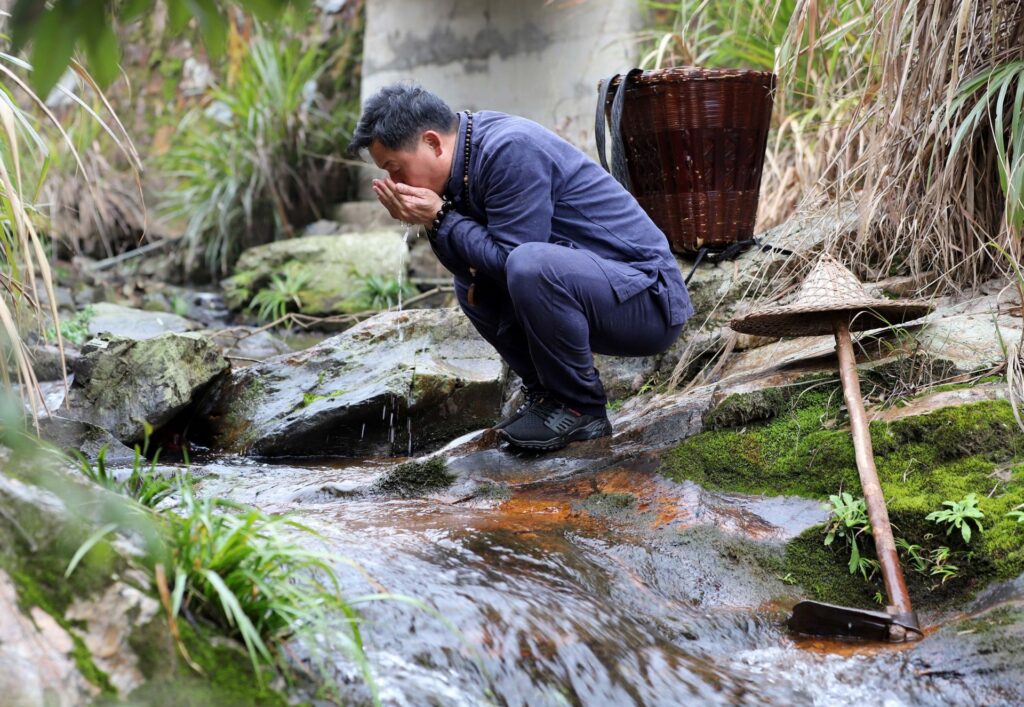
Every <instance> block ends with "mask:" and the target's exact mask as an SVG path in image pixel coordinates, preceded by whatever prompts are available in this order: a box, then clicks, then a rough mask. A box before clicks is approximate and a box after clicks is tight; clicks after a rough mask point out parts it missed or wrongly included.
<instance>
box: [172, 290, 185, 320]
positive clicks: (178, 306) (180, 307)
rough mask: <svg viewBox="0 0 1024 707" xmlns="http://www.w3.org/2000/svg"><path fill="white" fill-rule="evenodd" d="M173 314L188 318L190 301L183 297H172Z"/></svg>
mask: <svg viewBox="0 0 1024 707" xmlns="http://www.w3.org/2000/svg"><path fill="white" fill-rule="evenodd" d="M171 312H173V313H174V314H177V315H178V316H179V317H186V316H188V300H186V299H185V298H184V297H182V296H181V295H174V296H173V297H171Z"/></svg>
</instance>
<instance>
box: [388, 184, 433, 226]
mask: <svg viewBox="0 0 1024 707" xmlns="http://www.w3.org/2000/svg"><path fill="white" fill-rule="evenodd" d="M373 192H374V193H375V194H376V195H377V200H378V201H380V203H381V204H382V205H383V206H384V208H385V209H387V210H388V213H389V214H391V218H393V219H397V220H399V221H401V222H403V223H409V224H412V225H414V226H429V225H430V224H431V223H432V222H433V221H434V217H435V216H437V212H438V211H440V210H441V204H442V202H441V197H440V196H438V195H437V194H435V193H434V192H433V191H431V190H430V189H422V188H420V187H411V186H409V185H408V184H402V183H400V182H393V181H391V179H390V178H388V179H374V180H373Z"/></svg>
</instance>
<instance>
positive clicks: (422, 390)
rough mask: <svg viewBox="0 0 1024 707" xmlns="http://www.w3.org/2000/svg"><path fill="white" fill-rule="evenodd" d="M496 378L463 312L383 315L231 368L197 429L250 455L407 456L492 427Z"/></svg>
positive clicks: (497, 400) (492, 358) (495, 364)
mask: <svg viewBox="0 0 1024 707" xmlns="http://www.w3.org/2000/svg"><path fill="white" fill-rule="evenodd" d="M503 377H504V375H503V365H502V362H501V359H500V358H499V357H498V354H497V353H496V352H495V351H494V349H493V348H492V347H491V346H490V345H489V344H487V343H486V342H485V341H484V340H483V339H481V338H480V336H479V335H478V334H477V332H476V330H475V329H474V328H473V326H472V324H471V323H470V322H469V320H468V319H467V318H466V317H465V316H464V315H463V314H462V313H461V312H460V311H458V310H455V309H433V310H410V311H406V312H385V313H382V314H379V315H377V316H375V317H373V318H371V319H368V320H366V321H364V322H362V323H361V324H359V325H357V326H355V327H353V328H351V329H349V330H348V331H346V332H344V333H342V334H339V335H337V336H334V337H332V338H330V339H326V340H324V341H323V342H321V343H320V344H318V345H316V346H313V347H311V348H309V349H306V350H305V351H301V352H298V353H295V354H290V355H286V356H278V357H275V358H271V359H267V360H266V361H263V362H262V363H258V364H255V365H253V366H250V367H248V368H245V369H242V370H236V371H232V373H231V375H230V376H228V377H227V378H225V379H224V380H223V381H221V382H220V383H219V384H218V386H217V388H216V389H214V390H211V392H210V393H209V395H208V396H207V399H206V400H205V401H204V403H203V404H202V405H201V407H200V411H199V412H200V415H201V417H202V424H201V425H199V429H198V430H197V431H200V432H202V431H203V429H204V428H205V433H206V435H207V437H208V441H209V443H210V444H211V446H213V447H215V448H217V449H222V450H225V451H231V452H244V453H249V454H257V455H267V456H281V455H301V456H318V455H325V454H343V455H370V454H382V453H383V454H395V453H401V454H405V453H407V452H409V451H410V450H422V449H427V448H430V447H432V446H434V445H438V444H440V443H444V442H447V441H448V440H450V439H452V438H454V437H456V436H457V435H459V434H461V433H463V432H466V431H468V430H473V429H477V428H480V427H485V426H487V425H489V424H490V423H492V422H493V421H494V419H495V418H496V417H497V414H498V409H499V406H500V404H501V391H502V381H503Z"/></svg>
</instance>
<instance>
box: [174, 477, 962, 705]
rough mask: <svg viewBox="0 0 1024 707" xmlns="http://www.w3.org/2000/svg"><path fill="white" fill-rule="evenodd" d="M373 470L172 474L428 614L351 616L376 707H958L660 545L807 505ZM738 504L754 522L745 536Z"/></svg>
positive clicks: (889, 660)
mask: <svg viewBox="0 0 1024 707" xmlns="http://www.w3.org/2000/svg"><path fill="white" fill-rule="evenodd" d="M393 463H394V462H393V461H391V462H387V463H385V462H382V461H374V460H364V461H360V462H349V463H347V464H344V465H340V464H334V463H322V464H313V463H310V464H303V465H300V466H296V465H289V464H268V463H263V462H258V461H253V460H246V459H239V458H221V459H218V460H215V461H211V462H207V463H205V464H199V465H194V466H193V468H192V472H193V474H195V475H196V476H197V477H198V478H199V479H200V481H199V482H198V488H199V489H200V492H201V493H207V494H217V495H220V496H224V497H229V498H232V499H235V500H237V501H241V502H244V503H248V504H252V505H255V506H257V507H259V508H262V509H264V510H266V511H271V512H285V511H287V512H290V513H293V514H295V516H297V517H298V519H299V520H301V521H302V522H303V523H306V524H308V525H310V526H312V527H314V528H315V529H317V530H318V531H319V532H320V533H322V539H320V540H318V541H317V542H318V543H320V548H321V549H324V550H326V551H328V552H330V553H332V554H335V555H337V556H338V557H339V563H338V568H339V573H340V574H341V575H343V576H344V577H345V578H346V580H345V582H346V587H345V590H346V592H347V593H349V594H350V595H357V594H365V593H374V592H377V591H380V590H381V589H382V588H383V589H385V590H386V591H388V592H392V593H396V594H404V595H408V596H412V597H415V598H417V599H418V600H420V601H422V602H425V603H426V604H427V605H428V606H430V607H432V608H433V609H434V610H435V611H436V615H432V614H430V613H427V612H424V611H422V610H420V609H418V608H416V607H413V606H410V605H408V604H405V603H401V602H398V601H378V602H373V603H371V604H369V605H367V606H365V607H364V609H363V615H364V617H365V620H366V626H365V629H364V630H365V636H366V641H367V644H368V653H369V656H370V659H371V661H372V664H373V666H374V670H375V673H376V675H377V679H378V681H379V686H380V689H381V695H382V699H383V701H384V703H385V704H389V705H434V704H437V705H479V704H508V705H561V704H586V705H690V704H711V705H716V704H741V705H747V704H750V705H753V704H780V705H789V704H800V705H803V704H806V705H858V706H862V705H902V704H968V703H970V700H969V699H968V697H969V695H968V694H967V693H966V692H964V691H963V690H964V688H963V687H962V686H959V685H958V684H957V683H955V682H950V681H937V680H933V679H932V678H930V677H922V676H921V675H919V671H918V670H917V668H916V667H915V665H914V663H913V661H912V660H911V659H910V658H909V657H908V656H909V652H908V651H905V650H900V649H899V648H889V647H867V646H854V647H852V648H851V647H849V646H841V645H838V644H829V643H827V642H824V643H822V642H807V641H805V642H797V641H794V640H793V638H791V637H790V636H788V635H787V634H786V633H785V631H784V630H783V627H782V626H783V624H782V622H783V620H784V616H785V612H784V610H783V609H782V608H781V607H779V606H777V605H775V604H773V603H771V602H766V601H763V600H762V599H759V598H757V597H758V593H757V591H753V590H750V588H749V587H748V586H747V584H745V579H744V577H745V576H746V575H745V574H744V572H746V571H748V570H751V569H752V568H753V567H754V566H753V565H749V564H748V565H744V564H743V563H744V561H743V560H742V558H741V559H736V558H734V557H733V558H730V557H729V552H725V553H724V554H721V555H713V554H710V553H708V552H706V551H705V549H704V545H703V544H698V543H693V542H691V543H689V544H687V543H681V542H680V541H679V538H680V532H681V531H682V530H683V529H685V528H686V527H687V526H688V525H690V524H692V523H693V522H695V519H698V518H716V517H717V518H718V520H716V521H715V525H718V526H720V527H730V526H731V527H732V528H733V529H734V530H736V531H738V532H739V531H745V532H746V535H747V536H752V537H771V536H772V534H773V533H774V535H775V536H780V535H781V536H785V535H787V534H788V533H789V532H790V531H789V530H788V529H787V527H786V523H787V521H786V520H785V519H787V518H788V519H794V518H796V519H799V516H800V515H801V514H806V513H809V512H817V510H815V509H808V508H805V507H804V506H800V507H794V506H792V504H790V505H788V506H787V505H786V504H787V503H788V502H787V501H786V500H785V499H779V500H778V501H777V503H776V502H774V501H773V500H772V499H746V500H745V499H741V498H725V497H723V498H720V499H719V501H718V502H716V503H718V506H720V507H717V508H716V509H707V508H705V509H701V508H698V507H697V506H698V505H700V504H704V505H707V502H706V500H704V501H702V500H701V499H702V498H705V496H702V495H701V494H700V493H698V490H695V489H696V487H692V485H691V486H679V485H676V484H673V483H671V482H667V481H665V480H664V479H661V478H660V477H657V476H656V475H654V474H653V473H651V472H650V471H644V470H638V469H621V468H620V469H613V470H608V471H604V472H596V473H590V474H583V475H580V476H573V477H571V478H569V479H568V480H566V479H563V480H561V481H559V482H557V483H551V484H545V483H540V484H537V483H532V484H524V485H522V487H521V488H518V489H515V488H514V489H513V491H512V493H511V494H510V495H509V494H505V495H504V496H503V497H498V498H490V499H487V498H482V499H481V498H477V499H475V500H472V501H465V502H460V501H459V500H457V499H439V498H430V497H427V498H406V499H398V498H387V497H380V496H370V495H366V494H364V493H361V492H360V489H365V488H366V487H367V486H368V485H369V484H370V483H372V481H373V480H374V479H375V478H376V477H378V476H379V475H380V474H381V473H382V471H383V470H384V469H385V468H386V467H387V466H388V465H389V464H393ZM595 491H599V492H601V493H604V494H606V493H611V492H616V493H620V494H621V492H629V493H632V494H633V497H634V498H635V499H639V505H638V506H636V507H635V508H633V511H634V512H632V513H631V514H627V516H622V515H621V514H619V513H618V512H617V511H615V510H614V509H612V510H607V511H602V510H601V509H600V508H595V507H589V508H588V507H587V506H586V499H587V498H588V497H589V496H590V495H591V494H593V493H594V492H595ZM617 497H621V496H610V498H617ZM801 503H802V502H801ZM758 504H760V505H758ZM804 505H806V504H804ZM755 511H756V512H757V513H759V515H758V516H756V517H757V518H759V519H761V520H759V522H760V523H761V525H760V526H758V527H745V525H749V524H750V521H749V519H752V518H754V517H755V516H754V515H753V513H754V512H755ZM715 514H718V515H717V516H716V515H715ZM624 517H625V518H626V520H623V518H624ZM765 517H769V518H772V517H774V518H776V520H778V523H779V525H778V526H775V525H771V524H767V523H766V522H765V521H764V520H763V518H765ZM745 519H748V520H745ZM779 519H781V520H779ZM716 532H717V531H716ZM340 558H347V559H348V560H353V561H355V562H357V563H358V564H359V565H360V566H361V568H362V570H363V571H364V572H365V575H363V574H361V573H359V572H354V571H352V570H351V568H350V567H349V566H348V565H346V564H344V563H342V562H340ZM737 565H739V567H738V569H739V571H737ZM367 576H368V577H372V581H371V580H369V579H367ZM439 617H441V618H439ZM442 619H443V620H442ZM327 643H328V644H329V643H330V641H329V639H327ZM332 670H333V672H334V676H335V679H336V680H337V681H338V682H339V684H341V685H342V686H343V688H342V689H343V691H347V692H349V693H351V690H352V689H353V688H352V687H350V686H349V685H348V683H350V682H353V681H354V680H355V677H356V675H357V671H356V670H355V669H354V668H353V667H352V666H351V665H348V664H346V663H345V662H344V661H342V660H340V659H339V660H338V661H337V664H336V665H334V666H333V668H332ZM357 699H358V698H357Z"/></svg>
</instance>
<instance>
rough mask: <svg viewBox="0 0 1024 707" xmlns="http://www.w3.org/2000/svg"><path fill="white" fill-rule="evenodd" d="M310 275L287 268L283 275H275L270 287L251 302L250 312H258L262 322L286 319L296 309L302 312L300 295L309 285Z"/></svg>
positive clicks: (257, 294) (258, 293)
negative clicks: (290, 310)
mask: <svg viewBox="0 0 1024 707" xmlns="http://www.w3.org/2000/svg"><path fill="white" fill-rule="evenodd" d="M309 281H310V276H309V273H306V272H303V271H301V270H299V269H298V268H294V267H292V268H285V270H284V272H283V273H275V274H274V275H273V276H272V277H271V278H270V286H269V287H265V288H264V289H262V290H260V291H259V292H257V293H256V295H255V296H254V297H253V298H252V300H251V301H250V302H249V309H250V310H253V309H255V310H257V311H256V317H257V318H258V319H259V320H260V321H261V322H269V321H276V320H278V319H281V318H282V317H284V316H285V315H286V314H287V313H288V310H289V309H291V308H292V307H294V308H295V309H296V310H298V311H301V310H302V299H301V298H300V296H299V295H300V294H301V292H302V290H303V289H304V288H305V287H306V285H308V284H309Z"/></svg>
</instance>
